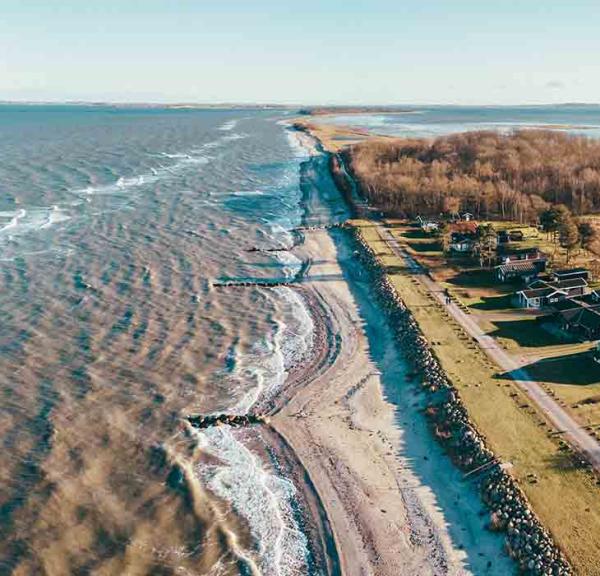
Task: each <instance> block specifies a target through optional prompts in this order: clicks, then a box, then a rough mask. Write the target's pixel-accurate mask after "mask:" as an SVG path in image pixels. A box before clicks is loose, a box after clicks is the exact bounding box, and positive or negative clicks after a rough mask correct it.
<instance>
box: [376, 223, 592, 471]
mask: <svg viewBox="0 0 600 576" xmlns="http://www.w3.org/2000/svg"><path fill="white" fill-rule="evenodd" d="M377 226H378V230H379V233H380V235H381V238H382V239H383V240H384V241H385V242H386V244H387V245H388V246H389V248H390V249H391V250H392V252H393V253H394V254H395V255H396V256H397V257H398V258H401V259H403V260H404V261H405V262H406V263H407V265H408V267H409V268H410V269H411V270H412V271H413V272H414V273H415V276H416V277H417V278H418V279H419V280H420V282H421V283H422V284H423V285H424V286H425V288H427V290H429V291H430V292H431V293H432V294H433V295H434V296H435V297H436V298H437V299H438V300H439V301H440V302H441V303H442V304H444V305H445V297H444V293H443V289H442V287H441V286H440V285H439V284H438V283H437V282H435V280H433V279H432V278H431V276H430V275H429V274H428V273H427V271H426V270H425V269H424V268H423V267H422V266H421V265H420V264H418V263H417V262H416V261H415V260H414V258H413V257H412V256H410V255H409V254H408V253H407V252H406V250H404V249H403V248H402V246H401V245H400V243H399V242H398V240H396V239H395V238H394V237H393V235H392V233H391V232H390V231H389V230H388V229H387V228H386V227H385V226H384V225H383V224H377ZM446 308H447V310H448V312H449V313H450V314H451V315H452V317H453V318H454V319H455V320H456V321H457V322H458V323H459V324H460V325H461V326H462V327H463V328H464V330H465V331H466V332H467V333H468V334H469V335H470V336H471V337H472V338H474V339H475V340H476V341H477V342H478V343H479V345H480V347H481V348H482V349H483V350H484V351H485V353H486V354H487V355H488V356H489V357H490V358H491V359H492V360H493V361H494V362H495V363H496V364H497V365H498V366H499V367H500V369H501V370H503V371H505V372H507V373H510V375H511V377H512V378H513V380H514V381H515V382H516V383H517V385H518V386H519V387H520V388H522V389H523V390H524V391H525V392H526V393H527V394H528V395H529V397H530V398H531V399H532V400H533V401H534V402H535V403H536V404H537V405H538V407H539V408H540V409H541V410H542V411H543V412H544V413H545V414H546V416H547V417H548V419H549V420H550V421H551V422H552V423H553V424H554V425H555V426H556V428H557V429H558V430H560V431H562V432H563V434H564V437H565V438H566V439H567V440H569V441H570V442H571V443H572V444H573V445H574V446H575V447H577V448H578V449H579V450H580V451H581V452H582V453H583V454H584V455H585V456H586V457H587V458H588V460H589V462H590V463H591V464H592V465H593V467H594V468H595V469H596V470H597V471H598V472H600V443H599V442H598V441H597V440H596V439H595V438H593V437H592V436H590V435H589V434H588V433H587V432H586V431H585V430H583V429H582V427H581V425H580V424H579V423H577V422H576V421H575V420H574V419H573V418H572V417H571V416H570V415H569V414H568V413H567V412H566V411H565V410H564V409H563V408H562V407H561V406H560V405H559V404H557V402H556V401H555V400H554V399H553V398H552V397H551V396H550V395H549V394H548V393H547V392H546V391H545V390H544V389H543V388H542V386H541V384H540V383H539V382H536V381H534V380H532V379H531V378H530V377H529V376H528V374H527V372H526V370H525V369H524V368H523V364H524V362H526V361H524V360H523V359H521V358H518V357H515V356H513V355H511V354H509V353H508V352H506V350H504V349H503V348H502V347H501V346H500V344H499V343H498V342H497V341H496V340H495V339H494V338H493V337H491V336H489V335H487V334H486V333H485V332H484V331H483V329H482V328H481V327H480V326H479V325H478V324H477V323H476V322H475V321H474V320H473V319H472V318H470V317H469V315H467V314H465V312H463V311H462V310H461V309H460V308H459V307H458V306H457V305H456V304H454V303H451V304H450V305H446Z"/></svg>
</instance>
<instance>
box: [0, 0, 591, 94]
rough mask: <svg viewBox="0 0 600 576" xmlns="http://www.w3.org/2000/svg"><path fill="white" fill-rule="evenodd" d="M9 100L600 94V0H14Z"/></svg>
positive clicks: (7, 48) (4, 56)
mask: <svg viewBox="0 0 600 576" xmlns="http://www.w3.org/2000/svg"><path fill="white" fill-rule="evenodd" d="M0 99H20V100H23V99H27V100H65V99H83V100H113V101H165V102H173V101H196V102H219V101H221V102H222V101H228V102H280V103H366V104H383V103H463V104H489V103H542V102H565V101H582V102H600V1H599V0H562V1H555V0H543V1H542V0H521V1H508V0H497V1H495V2H491V1H490V2H488V1H487V0H479V1H474V0H458V1H450V0H370V1H368V2H367V1H364V0H346V1H341V0H322V1H316V0H306V1H299V0H297V1H289V0H248V1H242V0H212V1H205V0H170V1H167V0H143V1H142V0H43V1H42V0H30V1H28V0H2V2H1V6H0Z"/></svg>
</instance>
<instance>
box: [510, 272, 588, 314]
mask: <svg viewBox="0 0 600 576" xmlns="http://www.w3.org/2000/svg"><path fill="white" fill-rule="evenodd" d="M586 290H587V282H586V281H585V280H583V279H582V278H578V279H575V280H565V281H564V282H546V281H544V280H535V281H534V282H532V283H531V284H529V286H528V287H527V288H526V289H525V290H519V291H518V292H517V293H516V294H515V296H514V302H515V304H516V305H517V306H520V307H522V308H543V307H545V306H553V305H554V304H558V303H559V302H560V301H562V300H565V299H570V298H574V297H576V296H583V295H584V294H585V292H586Z"/></svg>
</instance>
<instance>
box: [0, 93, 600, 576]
mask: <svg viewBox="0 0 600 576" xmlns="http://www.w3.org/2000/svg"><path fill="white" fill-rule="evenodd" d="M292 117H293V113H292V111H289V110H250V109H239V110H236V109H227V110H217V109H207V110H201V109H191V108H158V107H141V106H140V107H135V106H128V107H122V106H109V105H18V104H4V105H0V446H1V448H2V449H1V450H0V573H2V574H11V573H15V574H39V573H54V574H91V573H93V574H124V573H128V574H184V575H192V574H210V575H213V576H220V575H226V574H253V575H258V574H261V575H264V576H288V575H289V576H295V575H301V574H320V573H322V572H321V569H320V568H319V567H318V566H316V565H315V564H314V562H313V559H311V550H310V546H309V544H308V541H307V535H306V533H305V530H304V527H303V519H302V517H301V515H300V514H299V511H298V507H297V501H296V490H297V487H296V486H294V484H293V482H292V481H291V480H290V479H289V478H287V477H286V475H285V473H284V471H283V470H280V469H279V468H278V466H277V462H276V461H275V460H276V457H275V456H274V455H272V459H273V461H271V462H269V455H270V454H271V453H270V451H269V447H268V446H267V445H261V442H262V440H261V437H260V434H259V435H257V434H255V433H251V432H248V431H244V430H243V429H242V430H234V429H232V428H230V427H227V426H220V427H212V428H208V429H204V430H196V429H193V428H191V427H190V426H189V425H188V424H187V419H186V417H187V416H189V415H194V414H203V415H210V414H221V413H226V414H246V413H248V412H249V411H252V410H254V409H256V408H257V407H258V406H260V404H261V403H263V402H265V401H266V400H268V399H269V398H272V397H273V396H275V395H277V393H278V390H279V389H281V387H282V386H284V385H285V378H286V374H287V373H288V372H289V370H290V369H291V367H293V366H296V365H298V364H299V363H300V362H302V361H303V359H304V358H306V357H307V355H308V354H310V351H311V346H312V345H313V321H312V319H311V315H310V312H309V310H308V308H307V304H306V302H305V301H304V300H303V299H302V297H301V296H300V295H299V293H298V292H296V291H294V290H293V288H290V287H287V286H280V287H277V288H272V289H258V288H252V287H231V286H229V287H228V286H222V284H227V283H228V282H231V281H239V280H241V281H246V282H251V281H253V280H265V279H268V280H269V281H271V280H276V281H280V280H281V281H286V280H289V279H291V278H293V277H295V275H297V274H298V273H299V272H300V271H301V270H302V262H301V261H300V259H299V258H298V257H297V256H296V255H295V254H294V250H293V249H294V247H295V245H296V244H297V243H298V242H301V234H299V233H298V232H297V230H296V229H297V228H298V227H301V226H306V225H320V224H332V223H338V222H342V221H343V220H344V219H346V218H347V217H348V211H347V208H346V206H345V205H344V202H343V200H342V198H341V196H340V195H339V193H338V192H337V190H336V189H335V186H334V185H333V183H332V182H331V180H330V179H329V178H328V177H327V175H326V165H327V162H326V159H325V158H324V156H323V155H322V154H320V153H319V152H318V150H316V149H315V148H314V147H313V146H312V144H311V143H310V142H307V141H306V138H305V137H303V136H302V135H300V134H298V133H297V132H294V131H293V130H292V129H291V128H290V126H289V124H288V121H289V120H290V119H291V118H292ZM327 121H335V122H343V123H350V124H353V125H360V126H361V127H368V128H369V129H372V130H374V131H379V132H383V133H390V134H392V133H393V134H402V135H415V136H417V135H419V136H420V135H434V134H440V133H448V132H454V131H459V130H467V129H479V128H483V127H496V128H498V129H502V130H506V129H512V128H518V127H523V126H524V125H531V126H539V125H542V124H545V125H547V126H550V125H552V126H553V127H555V129H560V130H564V129H569V130H572V131H574V132H577V133H585V134H589V135H596V134H598V135H600V108H596V107H587V108H582V107H554V108H551V107H545V108H543V109H537V108H514V109H512V108H503V109H501V108H488V107H484V108H464V109H463V108H456V109H450V108H439V107H436V108H418V107H415V108H414V109H413V110H411V111H410V112H407V113H404V114H393V115H383V116H377V115H369V116H352V117H337V118H335V119H330V120H327Z"/></svg>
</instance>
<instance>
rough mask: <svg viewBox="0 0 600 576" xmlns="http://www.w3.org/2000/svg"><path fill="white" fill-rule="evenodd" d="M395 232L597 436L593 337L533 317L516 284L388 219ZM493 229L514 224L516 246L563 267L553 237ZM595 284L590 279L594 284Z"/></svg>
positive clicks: (598, 388) (575, 260)
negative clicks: (518, 299) (570, 334)
mask: <svg viewBox="0 0 600 576" xmlns="http://www.w3.org/2000/svg"><path fill="white" fill-rule="evenodd" d="M387 224H388V225H389V226H390V227H391V228H392V233H393V234H394V236H395V237H396V238H397V239H398V240H399V241H400V242H401V243H402V244H403V245H404V246H405V248H406V250H407V251H408V252H409V253H410V254H411V255H413V256H414V257H415V259H417V260H418V261H419V262H420V263H421V264H423V265H424V266H427V267H428V268H429V270H430V271H431V274H432V276H433V277H434V278H435V280H437V281H438V282H440V283H441V284H442V286H444V287H445V288H447V289H448V290H449V292H450V293H451V294H452V296H453V298H454V299H455V300H456V301H458V302H459V303H460V304H461V305H462V306H463V307H464V309H465V310H467V311H469V313H470V314H471V315H472V316H473V318H474V319H475V320H476V321H477V322H478V324H479V325H480V326H481V327H483V328H484V329H485V331H486V332H487V333H488V334H490V335H491V336H494V337H495V338H496V339H497V340H498V341H499V342H500V343H501V344H502V346H503V347H504V348H505V349H506V350H508V351H510V352H511V353H512V354H515V355H518V356H519V357H520V358H522V359H524V360H525V361H526V363H527V371H528V373H529V375H530V376H531V377H532V378H534V379H535V380H537V381H539V382H541V383H542V384H543V385H544V386H545V388H546V389H547V390H548V391H549V392H551V393H552V394H553V395H554V396H555V397H556V398H557V399H558V400H559V401H560V402H561V404H562V405H563V406H564V407H565V408H566V409H567V410H569V411H570V412H571V414H572V415H573V416H574V417H575V418H576V419H577V420H578V421H579V422H580V423H581V425H582V426H591V427H592V428H593V429H594V430H596V429H598V435H599V437H600V366H599V365H598V364H596V363H595V362H594V361H593V360H592V358H591V354H590V353H589V351H590V349H591V348H593V346H594V345H593V343H591V342H580V341H576V340H575V341H574V340H573V339H569V338H567V337H566V336H565V335H564V334H561V333H558V331H557V330H553V329H552V327H551V326H549V325H548V324H546V323H544V324H541V323H540V322H538V321H537V320H536V319H537V318H538V317H539V316H541V315H543V314H544V313H541V312H538V311H534V310H523V309H519V308H515V307H514V306H513V304H512V302H511V295H512V294H513V293H514V291H515V289H516V286H515V285H514V284H510V283H509V284H500V283H498V282H497V281H496V280H495V279H494V277H493V275H492V274H491V272H490V271H489V270H482V269H481V268H480V267H479V265H478V263H477V262H475V261H473V259H471V258H467V257H447V256H445V255H444V253H443V252H442V250H441V243H440V241H439V240H438V239H437V238H434V237H431V236H429V235H427V234H425V233H424V232H422V231H421V229H420V228H418V227H417V226H415V225H413V224H411V223H409V222H406V221H404V220H388V221H387ZM493 225H494V227H495V228H496V229H497V230H501V229H510V228H518V229H519V230H522V231H523V232H524V236H525V238H524V240H523V241H522V242H518V243H515V245H518V247H519V248H534V247H536V248H539V249H541V250H542V251H544V252H546V253H547V254H549V255H551V256H552V259H553V266H554V268H561V267H564V266H566V253H565V251H564V249H562V248H560V246H558V245H556V244H555V243H554V242H553V240H552V238H550V237H547V235H546V234H544V233H542V232H539V231H538V230H537V229H535V228H532V227H527V226H518V225H517V224H515V223H512V222H494V223H493ZM594 259H595V256H594V255H593V254H591V253H590V252H587V251H584V250H580V251H579V252H576V253H575V254H574V255H573V256H572V257H571V259H570V263H569V266H571V265H573V266H590V263H591V262H593V260H594ZM596 285H597V282H596V283H592V284H591V286H592V287H594V286H596Z"/></svg>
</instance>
